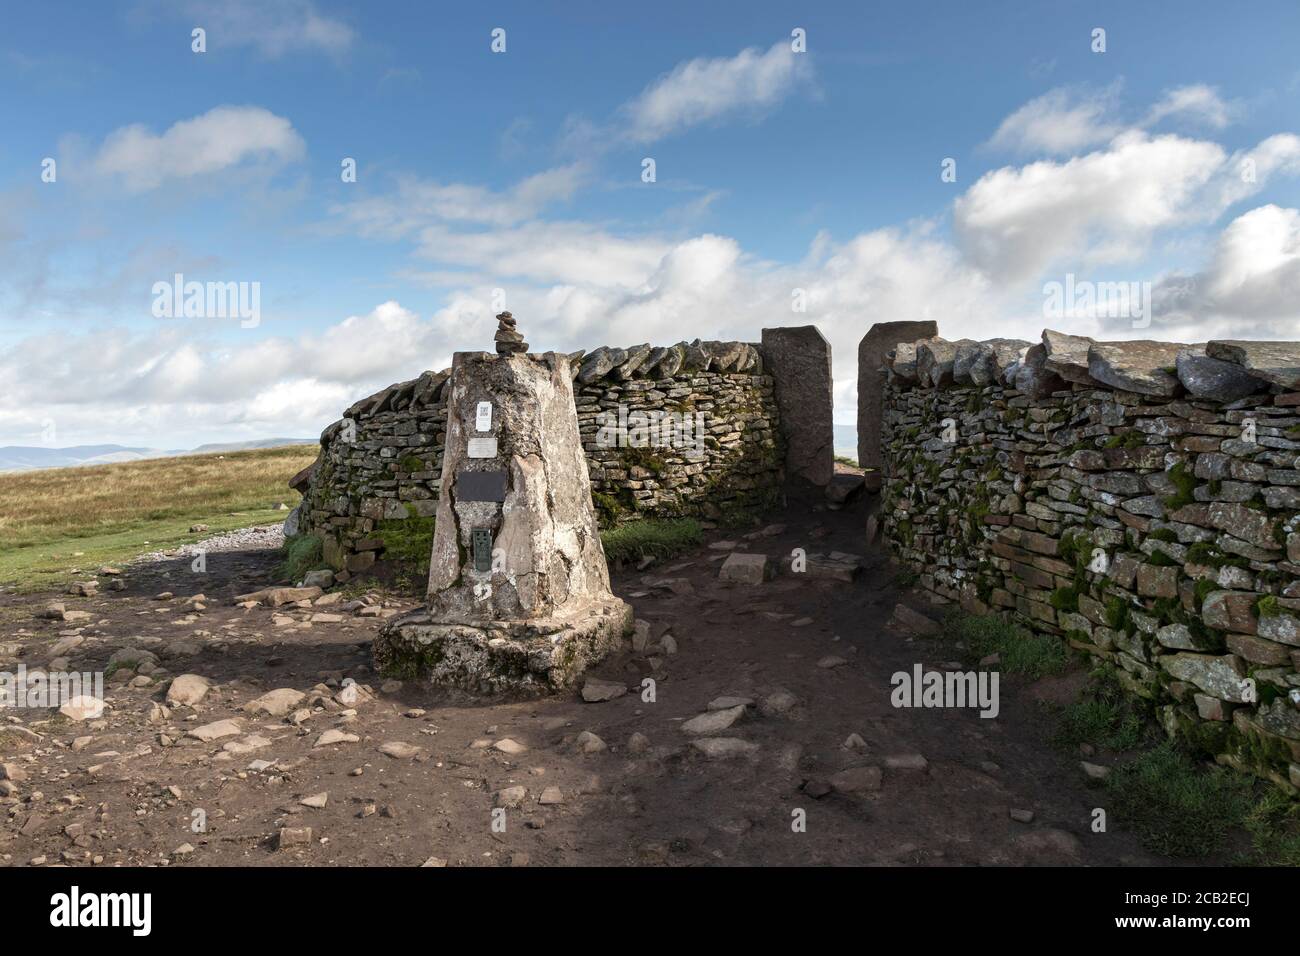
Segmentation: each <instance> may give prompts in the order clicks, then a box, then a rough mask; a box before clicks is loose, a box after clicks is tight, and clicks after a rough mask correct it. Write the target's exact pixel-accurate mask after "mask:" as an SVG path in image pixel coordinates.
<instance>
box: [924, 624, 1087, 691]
mask: <svg viewBox="0 0 1300 956" xmlns="http://www.w3.org/2000/svg"><path fill="white" fill-rule="evenodd" d="M943 637H944V638H945V639H947V640H950V641H954V642H956V641H960V642H962V643H963V644H965V646H966V654H967V656H968V657H970V658H972V659H974V660H979V659H980V658H982V657H987V656H988V655H989V654H997V655H998V656H999V658H1000V661H1001V662H1000V663H999V665H998V669H999V670H1000V671H1002V672H1003V673H1006V674H1024V675H1026V676H1028V677H1032V678H1038V677H1045V676H1047V675H1049V674H1059V673H1060V672H1061V671H1062V670H1064V669H1065V666H1066V664H1067V663H1068V662H1069V654H1068V653H1067V651H1066V647H1065V643H1064V642H1063V641H1061V640H1060V639H1059V638H1056V637H1053V636H1051V635H1041V636H1040V635H1036V634H1033V633H1031V632H1029V631H1027V630H1025V629H1024V628H1023V627H1020V626H1019V625H1016V624H1013V623H1012V622H1011V621H1008V620H1007V619H1006V618H1004V617H1002V616H1000V615H997V614H985V615H979V616H976V615H968V614H961V613H957V614H953V615H951V616H950V617H948V619H947V620H945V621H944V627H943Z"/></svg>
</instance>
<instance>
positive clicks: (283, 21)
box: [161, 0, 356, 58]
mask: <svg viewBox="0 0 1300 956" xmlns="http://www.w3.org/2000/svg"><path fill="white" fill-rule="evenodd" d="M161 9H164V10H166V11H168V12H179V13H180V14H181V15H182V16H183V17H184V18H185V19H186V20H187V21H188V22H190V23H191V24H192V25H193V26H197V27H203V28H204V29H205V30H207V33H208V50H209V52H216V51H219V50H221V49H222V48H224V47H228V46H251V47H254V48H255V49H257V50H258V51H259V52H260V53H261V54H262V55H263V56H266V57H271V58H276V57H280V56H283V55H285V54H286V53H294V52H297V51H300V50H306V51H321V52H325V53H330V54H341V53H344V52H346V51H347V50H348V49H349V48H350V47H351V46H352V42H353V40H355V39H356V34H355V32H354V31H353V29H352V28H351V27H350V26H348V25H347V24H346V23H344V22H343V21H342V20H339V19H337V18H334V17H329V16H325V15H324V14H322V13H320V12H319V10H318V9H317V8H316V4H314V3H312V2H311V0H187V2H185V3H184V4H182V5H181V6H180V7H179V8H176V7H175V6H174V5H173V4H169V5H167V6H166V7H162V8H161Z"/></svg>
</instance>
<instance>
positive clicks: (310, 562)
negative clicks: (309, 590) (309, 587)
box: [277, 534, 328, 581]
mask: <svg viewBox="0 0 1300 956" xmlns="http://www.w3.org/2000/svg"><path fill="white" fill-rule="evenodd" d="M324 567H328V565H326V564H325V559H324V557H323V556H322V550H321V539H320V538H319V537H317V536H316V535H314V534H297V535H294V536H293V537H292V538H285V539H284V544H283V545H282V546H281V548H280V566H279V568H278V569H277V571H278V572H279V574H280V575H282V576H283V577H286V578H288V579H289V580H291V581H301V580H302V578H303V575H305V574H306V573H307V572H308V571H315V570H316V569H317V568H324Z"/></svg>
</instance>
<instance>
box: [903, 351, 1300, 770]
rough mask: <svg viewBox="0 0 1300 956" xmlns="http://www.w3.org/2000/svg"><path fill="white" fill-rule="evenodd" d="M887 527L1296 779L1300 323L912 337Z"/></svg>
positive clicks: (964, 587)
mask: <svg viewBox="0 0 1300 956" xmlns="http://www.w3.org/2000/svg"><path fill="white" fill-rule="evenodd" d="M885 376H886V381H885V384H884V390H883V415H882V423H881V435H880V441H881V448H882V450H883V452H884V463H883V464H884V470H885V484H884V489H883V496H882V506H881V519H882V522H883V529H884V537H885V539H886V540H887V541H888V543H889V544H890V546H891V548H892V549H893V550H894V552H895V553H896V555H897V556H898V558H899V559H900V560H902V561H903V562H905V563H907V564H909V565H911V566H913V567H914V568H916V569H917V570H918V571H919V572H920V574H919V580H920V583H921V585H922V586H924V587H925V588H927V589H929V590H931V591H932V592H935V593H937V594H939V595H942V596H944V597H947V598H949V599H953V600H957V601H960V602H961V603H962V605H963V606H964V607H965V608H966V609H968V610H971V611H975V612H978V613H983V612H988V611H1000V612H1004V613H1007V614H1010V615H1011V616H1013V617H1014V618H1016V619H1018V620H1019V621H1020V622H1022V623H1023V624H1025V625H1027V626H1029V627H1031V628H1033V629H1034V630H1036V631H1038V632H1041V633H1046V634H1052V635H1057V636H1059V637H1060V638H1061V639H1063V640H1065V641H1067V642H1068V643H1069V644H1070V645H1071V646H1072V647H1075V648H1077V649H1080V650H1083V651H1086V652H1087V653H1088V654H1091V655H1094V656H1095V657H1097V658H1100V659H1103V660H1105V661H1108V662H1110V663H1111V664H1113V665H1114V666H1115V668H1116V675H1117V677H1118V678H1119V679H1120V681H1121V683H1122V684H1123V685H1124V686H1125V687H1126V689H1127V690H1128V691H1129V692H1130V693H1133V694H1137V695H1140V696H1142V697H1145V698H1148V699H1149V700H1151V701H1152V702H1153V703H1154V704H1155V706H1156V707H1157V712H1158V713H1159V715H1160V717H1161V719H1162V722H1163V724H1164V726H1165V729H1166V730H1167V731H1168V732H1169V733H1170V735H1171V736H1181V737H1183V738H1184V739H1185V740H1187V741H1188V742H1190V743H1191V744H1193V745H1195V746H1196V747H1198V748H1199V749H1201V750H1203V751H1204V752H1207V753H1210V754H1213V755H1214V756H1215V759H1216V760H1217V761H1218V762H1219V763H1221V764H1225V765H1228V766H1232V767H1235V768H1237V769H1241V770H1247V771H1251V772H1254V773H1257V774H1259V775H1262V776H1265V777H1267V778H1269V779H1271V780H1273V781H1274V782H1276V783H1278V784H1279V785H1281V786H1283V787H1288V788H1292V792H1293V793H1294V792H1295V789H1294V788H1297V787H1300V344H1297V343H1265V342H1210V343H1208V344H1202V345H1174V344H1169V343H1158V342H1134V343H1128V342H1109V343H1104V342H1094V341H1092V340H1091V339H1087V338H1084V337H1082V336H1070V335H1064V334H1061V333H1057V332H1054V331H1051V330H1049V331H1046V332H1044V333H1043V337H1042V341H1041V343H1037V344H1033V345H1030V343H1016V342H1014V341H1009V340H992V341H990V342H945V341H943V340H942V339H936V338H926V339H923V340H919V341H904V342H899V343H897V344H896V345H895V346H894V348H893V349H892V350H890V352H889V354H888V356H887V360H886V370H885Z"/></svg>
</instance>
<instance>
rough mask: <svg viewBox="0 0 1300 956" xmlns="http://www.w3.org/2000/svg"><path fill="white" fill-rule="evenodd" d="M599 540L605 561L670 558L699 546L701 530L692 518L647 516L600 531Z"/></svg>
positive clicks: (701, 535)
mask: <svg viewBox="0 0 1300 956" xmlns="http://www.w3.org/2000/svg"><path fill="white" fill-rule="evenodd" d="M600 541H601V544H603V545H604V546H605V558H606V560H608V561H619V560H624V561H625V560H629V559H631V560H637V559H640V558H642V557H654V558H671V557H674V556H675V555H678V554H681V553H683V552H685V551H690V550H691V549H692V548H696V547H699V545H700V544H701V543H702V542H703V541H704V533H703V531H702V530H701V529H700V525H699V522H697V521H696V520H695V519H694V518H646V519H644V520H642V521H632V522H629V523H627V524H624V525H619V526H618V527H617V528H610V529H609V530H607V531H602V532H601V533H600Z"/></svg>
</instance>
